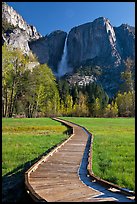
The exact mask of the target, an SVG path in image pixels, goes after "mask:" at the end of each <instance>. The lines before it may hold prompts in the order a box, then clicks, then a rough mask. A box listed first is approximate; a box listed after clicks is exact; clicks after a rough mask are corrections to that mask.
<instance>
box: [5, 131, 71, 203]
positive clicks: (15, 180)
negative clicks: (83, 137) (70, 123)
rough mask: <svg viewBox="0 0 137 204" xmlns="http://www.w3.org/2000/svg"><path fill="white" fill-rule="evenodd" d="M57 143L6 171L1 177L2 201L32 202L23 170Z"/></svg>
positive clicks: (67, 132) (66, 132)
mask: <svg viewBox="0 0 137 204" xmlns="http://www.w3.org/2000/svg"><path fill="white" fill-rule="evenodd" d="M69 133H70V130H69V129H68V130H66V131H65V132H64V134H67V135H68V134H69ZM64 140H65V139H64ZM64 140H63V141H64ZM63 141H62V142H63ZM62 142H60V143H62ZM60 143H59V144H60ZM59 144H56V145H54V146H53V147H51V148H49V149H48V150H47V151H46V152H44V153H43V154H41V155H40V156H39V157H38V158H35V159H33V160H31V161H28V162H26V163H25V164H22V165H20V166H18V167H17V168H15V169H14V170H13V171H11V172H9V173H7V174H6V175H4V176H3V177H2V202H27V201H28V202H33V200H32V199H31V197H30V196H29V195H28V194H27V192H26V189H25V172H26V171H27V170H28V169H29V168H30V167H31V166H32V165H33V164H34V163H36V162H37V161H38V160H39V159H41V157H42V156H45V155H47V154H48V153H49V152H51V151H52V150H53V149H54V148H55V147H57V146H58V145H59Z"/></svg>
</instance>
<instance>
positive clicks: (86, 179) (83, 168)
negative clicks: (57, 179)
mask: <svg viewBox="0 0 137 204" xmlns="http://www.w3.org/2000/svg"><path fill="white" fill-rule="evenodd" d="M83 130H84V129H83ZM84 131H85V130H84ZM86 133H87V135H88V140H87V144H86V147H85V151H84V154H83V158H82V161H81V165H80V168H79V171H78V175H79V178H80V180H81V181H82V182H83V183H84V184H85V185H87V186H88V187H89V188H93V189H94V190H96V191H98V195H97V196H94V198H97V199H99V198H100V199H101V198H113V199H114V201H116V202H135V201H134V200H131V199H128V198H127V197H126V196H124V195H122V194H120V193H114V192H110V191H109V190H108V189H107V188H106V187H103V186H101V185H100V184H98V183H96V182H95V181H94V180H92V178H91V177H90V176H89V173H88V170H87V166H88V157H89V150H90V146H91V138H90V137H91V136H90V135H89V134H88V132H86Z"/></svg>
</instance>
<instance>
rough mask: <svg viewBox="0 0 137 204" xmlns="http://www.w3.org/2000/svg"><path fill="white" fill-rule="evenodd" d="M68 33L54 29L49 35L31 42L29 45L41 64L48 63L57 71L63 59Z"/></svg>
mask: <svg viewBox="0 0 137 204" xmlns="http://www.w3.org/2000/svg"><path fill="white" fill-rule="evenodd" d="M66 35H67V33H66V32H64V31H60V30H58V31H54V32H52V33H51V34H49V35H48V36H45V37H42V38H39V39H38V40H34V41H31V42H29V47H30V49H31V50H32V52H33V53H35V55H36V56H37V57H38V60H39V62H40V63H41V64H44V63H47V64H48V65H49V66H50V67H51V68H52V69H53V71H55V72H57V67H58V63H59V62H60V60H61V57H62V54H63V49H64V43H65V38H66Z"/></svg>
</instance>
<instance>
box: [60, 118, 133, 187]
mask: <svg viewBox="0 0 137 204" xmlns="http://www.w3.org/2000/svg"><path fill="white" fill-rule="evenodd" d="M64 119H66V120H69V121H72V122H75V123H77V124H79V125H82V126H84V127H86V128H87V129H88V130H89V131H90V132H91V133H92V134H93V136H94V140H93V150H92V151H93V152H92V154H93V162H92V169H93V172H94V174H95V175H97V176H99V177H101V178H102V179H105V180H107V181H110V182H113V183H115V184H117V185H119V186H121V187H124V188H128V189H130V190H134V191H135V119H134V118H75V117H72V118H69V117H66V118H64Z"/></svg>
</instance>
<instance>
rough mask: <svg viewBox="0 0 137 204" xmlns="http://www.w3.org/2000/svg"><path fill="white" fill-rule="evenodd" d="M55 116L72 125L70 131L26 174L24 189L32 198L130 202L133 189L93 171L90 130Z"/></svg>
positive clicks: (52, 200) (54, 200) (132, 199)
mask: <svg viewBox="0 0 137 204" xmlns="http://www.w3.org/2000/svg"><path fill="white" fill-rule="evenodd" d="M54 119H55V120H57V121H59V122H61V123H63V124H65V125H67V126H69V127H71V128H72V130H73V134H72V135H71V136H70V137H69V138H68V139H67V140H66V141H65V142H63V143H62V144H61V145H59V146H58V147H56V148H55V149H54V150H53V151H51V152H50V153H49V154H48V155H46V156H44V157H42V158H41V159H40V160H39V161H38V162H37V163H35V164H34V165H33V166H32V167H31V168H30V169H29V170H28V171H27V172H26V173H25V185H26V189H27V192H28V193H29V194H30V196H31V197H32V198H33V200H34V201H38V202H99V201H100V202H101V201H118V202H133V201H134V193H133V192H129V191H126V190H122V189H121V188H120V187H117V186H115V185H111V184H110V183H108V182H105V181H103V180H100V179H98V178H97V177H95V176H94V175H93V174H92V172H91V156H92V148H91V147H92V145H91V144H92V137H91V136H92V135H91V133H89V132H88V131H87V130H86V129H85V128H83V127H81V126H79V125H76V124H74V123H71V122H68V121H64V120H61V119H59V118H54ZM113 191H114V192H113Z"/></svg>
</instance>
